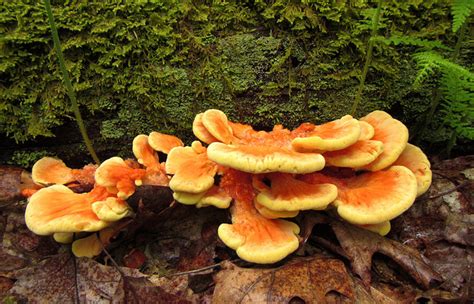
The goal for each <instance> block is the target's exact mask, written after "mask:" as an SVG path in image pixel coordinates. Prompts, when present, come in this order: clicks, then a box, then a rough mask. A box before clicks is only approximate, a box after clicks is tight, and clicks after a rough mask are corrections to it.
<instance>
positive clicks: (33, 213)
mask: <svg viewBox="0 0 474 304" xmlns="http://www.w3.org/2000/svg"><path fill="white" fill-rule="evenodd" d="M110 196H111V194H110V193H108V192H107V190H106V189H105V188H104V187H100V186H97V187H95V188H94V189H93V190H92V191H91V192H89V193H74V192H73V191H72V190H71V189H69V188H68V187H66V186H63V185H53V186H50V187H48V188H43V189H41V190H39V191H38V192H36V193H35V194H33V195H32V196H31V198H30V200H29V202H28V205H27V206H26V211H25V221H26V225H27V226H28V228H29V229H30V230H31V231H33V232H34V233H36V234H39V235H50V234H53V233H56V232H80V231H98V230H100V229H102V228H105V227H107V226H108V225H109V224H110V222H109V221H105V220H102V219H100V218H99V217H98V216H97V214H96V213H95V212H94V211H93V209H92V204H93V203H94V202H98V201H103V200H106V199H107V198H108V197H110ZM125 215H126V214H124V216H125Z"/></svg>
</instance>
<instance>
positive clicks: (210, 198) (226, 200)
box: [173, 186, 232, 209]
mask: <svg viewBox="0 0 474 304" xmlns="http://www.w3.org/2000/svg"><path fill="white" fill-rule="evenodd" d="M173 198H174V199H175V200H176V201H178V202H180V203H182V204H185V205H196V207H197V208H202V207H207V206H214V207H217V208H220V209H226V208H229V206H230V202H231V201H232V198H231V197H230V196H229V195H227V193H225V192H224V191H223V190H222V189H221V188H220V187H218V186H212V187H211V188H210V189H209V190H207V191H205V192H201V193H187V192H178V191H177V192H174V193H173Z"/></svg>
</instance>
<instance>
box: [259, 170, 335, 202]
mask: <svg viewBox="0 0 474 304" xmlns="http://www.w3.org/2000/svg"><path fill="white" fill-rule="evenodd" d="M266 178H267V179H268V180H269V181H270V184H271V185H270V186H268V187H266V189H262V187H260V193H259V194H258V195H257V197H256V198H255V201H256V202H257V203H259V204H260V205H263V206H265V207H267V208H268V209H271V210H275V211H298V210H311V209H315V210H322V209H326V206H327V205H328V204H330V203H331V202H332V201H334V200H335V199H336V197H337V188H336V186H335V185H333V184H329V183H322V184H310V183H306V182H304V181H301V180H297V179H295V178H294V177H293V176H292V175H291V174H285V173H272V174H267V175H266ZM254 184H255V183H254Z"/></svg>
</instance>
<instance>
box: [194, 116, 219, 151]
mask: <svg viewBox="0 0 474 304" xmlns="http://www.w3.org/2000/svg"><path fill="white" fill-rule="evenodd" d="M203 115H204V114H203V113H199V114H197V115H196V117H195V118H194V121H193V133H194V135H195V136H196V137H197V138H198V139H199V140H200V141H202V142H204V143H206V144H210V143H213V142H216V141H219V140H218V139H217V138H215V137H214V136H213V135H212V134H211V133H210V132H209V131H208V130H207V129H206V127H205V126H204V124H203V123H202V116H203Z"/></svg>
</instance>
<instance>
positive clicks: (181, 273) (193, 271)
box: [165, 261, 232, 277]
mask: <svg viewBox="0 0 474 304" xmlns="http://www.w3.org/2000/svg"><path fill="white" fill-rule="evenodd" d="M224 262H225V261H222V262H219V263H217V264H213V265H209V266H206V267H202V268H198V269H193V270H189V271H182V272H175V273H172V274H169V275H165V277H175V276H181V275H187V274H193V273H199V272H203V271H206V270H209V269H213V268H216V267H219V266H221V265H222V263H224ZM231 262H232V261H231Z"/></svg>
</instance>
